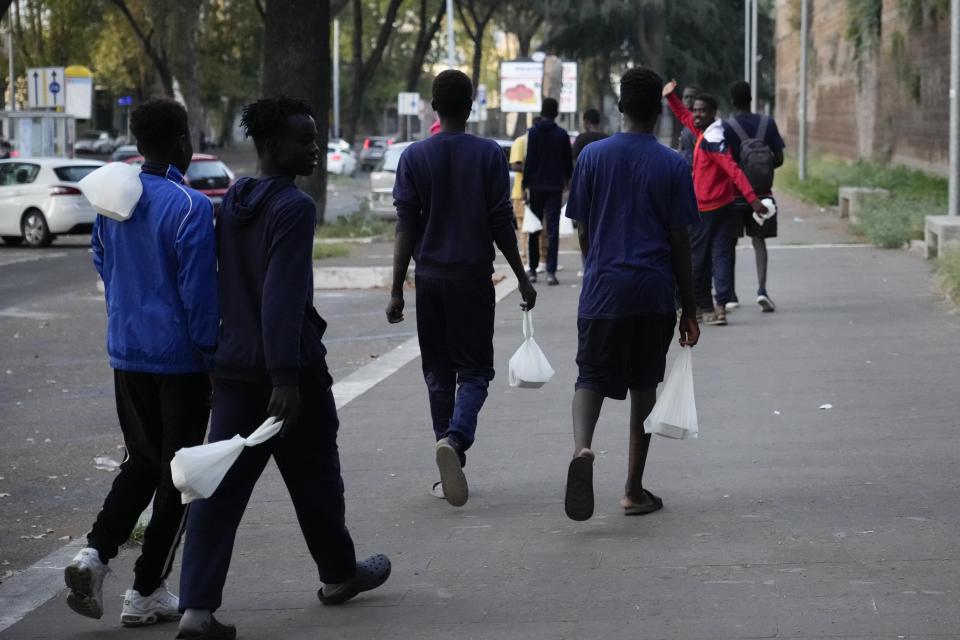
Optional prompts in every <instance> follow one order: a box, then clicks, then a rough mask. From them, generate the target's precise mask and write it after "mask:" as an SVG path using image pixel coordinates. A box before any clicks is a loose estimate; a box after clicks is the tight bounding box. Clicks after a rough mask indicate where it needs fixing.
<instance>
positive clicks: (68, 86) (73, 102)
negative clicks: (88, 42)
mask: <svg viewBox="0 0 960 640" xmlns="http://www.w3.org/2000/svg"><path fill="white" fill-rule="evenodd" d="M63 72H64V83H63V104H64V105H65V106H66V112H67V113H69V114H70V115H72V116H73V117H74V118H76V119H77V120H89V119H90V118H91V117H92V116H93V72H92V71H90V69H88V68H86V67H84V66H83V65H79V64H77V65H71V66H69V67H67V68H66V69H64V70H63Z"/></svg>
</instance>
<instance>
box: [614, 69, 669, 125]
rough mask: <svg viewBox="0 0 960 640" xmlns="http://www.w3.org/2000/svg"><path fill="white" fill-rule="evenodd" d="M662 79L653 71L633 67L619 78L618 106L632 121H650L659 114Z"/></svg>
mask: <svg viewBox="0 0 960 640" xmlns="http://www.w3.org/2000/svg"><path fill="white" fill-rule="evenodd" d="M662 94H663V79H662V78H660V75H659V74H658V73H657V72H656V71H654V70H653V69H648V68H647V67H634V68H632V69H628V70H627V72H626V73H625V74H623V77H622V78H620V104H621V105H622V106H623V112H624V113H626V114H627V115H628V116H630V118H631V119H633V120H639V121H643V120H650V119H651V118H655V117H656V116H657V115H659V114H660V109H661V103H660V101H661V99H662Z"/></svg>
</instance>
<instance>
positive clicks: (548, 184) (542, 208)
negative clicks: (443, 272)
mask: <svg viewBox="0 0 960 640" xmlns="http://www.w3.org/2000/svg"><path fill="white" fill-rule="evenodd" d="M559 113H560V107H559V105H558V104H557V101H556V100H555V99H553V98H544V99H543V107H542V108H541V113H540V115H541V116H542V117H541V120H540V122H538V123H537V124H535V125H534V126H533V128H532V129H530V133H529V134H528V135H527V159H526V161H525V162H524V164H523V186H524V187H525V188H527V189H529V190H530V210H531V211H533V214H534V215H535V216H537V217H538V218H540V221H541V222H542V223H543V228H544V229H545V230H546V232H547V285H549V286H555V285H558V284H560V283H559V282H558V281H557V252H558V250H559V242H560V208H561V205H562V204H563V191H564V189H566V188H567V185H568V184H569V183H570V176H571V175H573V150H572V149H571V147H570V135H569V134H568V133H567V132H566V131H565V130H564V129H562V128H560V127H559V126H557V123H556V122H555V120H556V119H557V115H559ZM540 233H541V232H540V231H538V232H537V233H531V234H530V246H529V247H528V248H527V253H528V254H529V256H530V278H531V279H532V280H533V281H534V282H536V281H537V267H538V266H539V264H540Z"/></svg>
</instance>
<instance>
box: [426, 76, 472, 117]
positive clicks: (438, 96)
mask: <svg viewBox="0 0 960 640" xmlns="http://www.w3.org/2000/svg"><path fill="white" fill-rule="evenodd" d="M472 107H473V82H471V81H470V78H469V77H468V76H467V74H465V73H464V72H463V71H457V70H456V69H447V70H446V71H441V72H440V73H439V74H438V75H437V77H436V78H434V79H433V110H434V111H436V112H437V113H438V114H440V115H441V116H444V117H451V116H453V117H456V116H460V117H462V116H463V114H464V113H465V112H467V111H469V110H470V109H471V108H472Z"/></svg>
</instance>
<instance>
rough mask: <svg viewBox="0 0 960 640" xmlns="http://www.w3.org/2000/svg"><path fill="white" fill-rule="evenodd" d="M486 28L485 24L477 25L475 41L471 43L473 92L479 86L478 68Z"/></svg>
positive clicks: (481, 64)
mask: <svg viewBox="0 0 960 640" xmlns="http://www.w3.org/2000/svg"><path fill="white" fill-rule="evenodd" d="M486 28H487V25H486V23H484V24H482V25H477V39H476V40H474V41H473V71H472V75H471V76H470V79H471V80H473V90H474V91H476V90H477V87H478V86H479V85H480V68H481V67H482V66H483V32H484V31H486Z"/></svg>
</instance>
